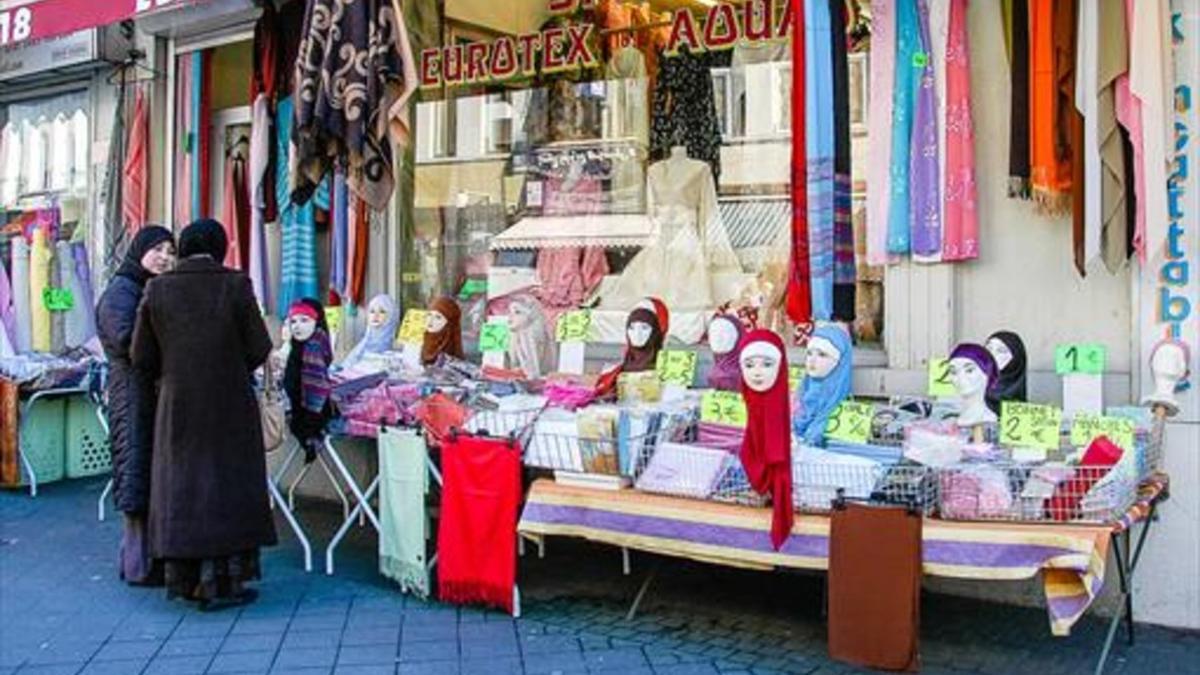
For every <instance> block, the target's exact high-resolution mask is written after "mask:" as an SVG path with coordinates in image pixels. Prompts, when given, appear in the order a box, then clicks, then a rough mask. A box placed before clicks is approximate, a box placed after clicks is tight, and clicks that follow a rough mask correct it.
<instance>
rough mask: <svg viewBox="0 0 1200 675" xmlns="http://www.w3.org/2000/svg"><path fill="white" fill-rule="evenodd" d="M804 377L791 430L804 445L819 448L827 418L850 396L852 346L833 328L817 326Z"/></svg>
mask: <svg viewBox="0 0 1200 675" xmlns="http://www.w3.org/2000/svg"><path fill="white" fill-rule="evenodd" d="M805 361H806V368H807V369H808V372H807V374H806V375H805V378H804V385H803V387H804V388H803V390H802V392H801V396H800V399H799V401H798V402H797V406H796V411H795V415H794V419H793V422H792V431H794V432H795V434H796V435H797V436H799V437H800V438H801V439H802V440H803V441H804V443H805V444H806V445H812V446H823V445H824V444H825V427H826V426H827V425H828V424H829V416H830V415H832V414H833V411H834V410H836V409H837V407H838V406H839V405H841V403H842V401H844V400H846V397H848V396H849V395H850V390H851V388H852V380H853V374H854V363H853V362H854V345H853V344H852V343H851V341H850V335H849V334H848V333H847V332H846V331H845V330H844V329H843V328H842V327H841V326H836V325H825V326H820V327H819V328H817V329H816V330H814V331H813V334H812V336H811V337H810V338H809V341H808V354H807V356H806V359H805Z"/></svg>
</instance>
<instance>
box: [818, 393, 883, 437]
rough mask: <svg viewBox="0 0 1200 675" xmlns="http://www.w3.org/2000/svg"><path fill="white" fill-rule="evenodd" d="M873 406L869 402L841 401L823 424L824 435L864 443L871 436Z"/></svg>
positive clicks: (873, 415) (873, 414)
mask: <svg viewBox="0 0 1200 675" xmlns="http://www.w3.org/2000/svg"><path fill="white" fill-rule="evenodd" d="M874 417H875V406H873V405H871V404H870V403H857V402H855V401H843V402H842V403H841V405H839V406H838V407H837V408H836V409H834V411H833V414H831V415H830V416H829V421H828V422H827V423H826V425H825V437H826V438H831V439H833V440H837V441H845V442H847V443H866V442H867V441H868V440H870V438H871V420H872V419H874Z"/></svg>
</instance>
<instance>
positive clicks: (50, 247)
mask: <svg viewBox="0 0 1200 675" xmlns="http://www.w3.org/2000/svg"><path fill="white" fill-rule="evenodd" d="M46 253H47V254H48V255H49V257H50V262H49V268H50V274H49V276H48V281H47V282H46V288H48V289H54V290H59V289H62V288H64V287H65V286H66V285H67V280H69V279H70V276H67V277H66V280H64V278H63V275H62V273H63V264H62V263H63V260H62V258H60V257H59V256H58V247H57V244H55V242H54V241H53V240H50V239H47V241H46ZM67 272H68V273H69V272H70V264H69V263H68V265H67ZM43 302H45V300H44V299H43ZM47 311H50V310H49V309H47ZM68 315H69V312H60V311H50V349H49V350H48V351H49V352H50V353H51V354H60V353H62V351H63V349H65V348H66V334H67V316H68Z"/></svg>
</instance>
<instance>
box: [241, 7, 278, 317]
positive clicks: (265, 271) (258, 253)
mask: <svg viewBox="0 0 1200 675" xmlns="http://www.w3.org/2000/svg"><path fill="white" fill-rule="evenodd" d="M276 20H277V19H276V13H275V3H272V2H268V3H264V5H263V11H262V15H260V16H259V18H258V21H257V22H256V23H255V24H254V70H253V75H252V76H251V78H250V102H251V104H250V105H251V108H250V109H251V118H250V157H249V161H248V162H247V166H246V174H247V175H246V182H247V184H248V186H249V187H248V190H249V196H250V224H249V227H250V232H249V244H248V248H249V251H248V256H247V257H248V260H247V263H246V269H247V271H248V274H249V276H250V283H251V286H252V287H253V288H254V297H255V298H256V299H257V300H258V306H259V308H260V309H264V310H265V308H267V307H270V306H271V283H270V261H269V259H268V257H267V232H266V223H267V222H270V221H272V220H274V219H275V218H276V217H277V216H278V213H277V211H278V209H277V208H276V207H275V190H274V189H273V187H272V185H273V178H272V177H273V174H272V173H271V154H272V145H273V144H272V143H271V125H272V120H271V101H272V100H273V99H274V98H275V89H276V84H277V79H278V76H279V74H280V73H279V71H280V68H279V35H280V33H279V30H278V28H279V27H278V24H277V23H276Z"/></svg>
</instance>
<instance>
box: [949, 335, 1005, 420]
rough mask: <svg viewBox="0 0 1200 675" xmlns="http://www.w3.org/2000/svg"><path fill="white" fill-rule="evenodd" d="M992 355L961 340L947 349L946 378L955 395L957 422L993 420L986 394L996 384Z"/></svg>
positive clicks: (994, 361)
mask: <svg viewBox="0 0 1200 675" xmlns="http://www.w3.org/2000/svg"><path fill="white" fill-rule="evenodd" d="M996 371H997V368H996V359H995V358H993V357H992V354H991V352H989V351H988V350H987V348H986V347H983V346H981V345H977V344H970V343H963V344H960V345H958V346H957V347H955V348H954V351H952V352H950V381H951V382H952V383H953V384H954V390H955V392H957V395H958V411H959V412H958V426H960V427H975V426H979V425H982V424H993V423H995V422H996V413H994V412H992V410H991V409H990V408H988V405H987V394H988V392H989V391H991V389H992V388H993V387H994V386H995V384H996V377H997V375H996Z"/></svg>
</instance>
